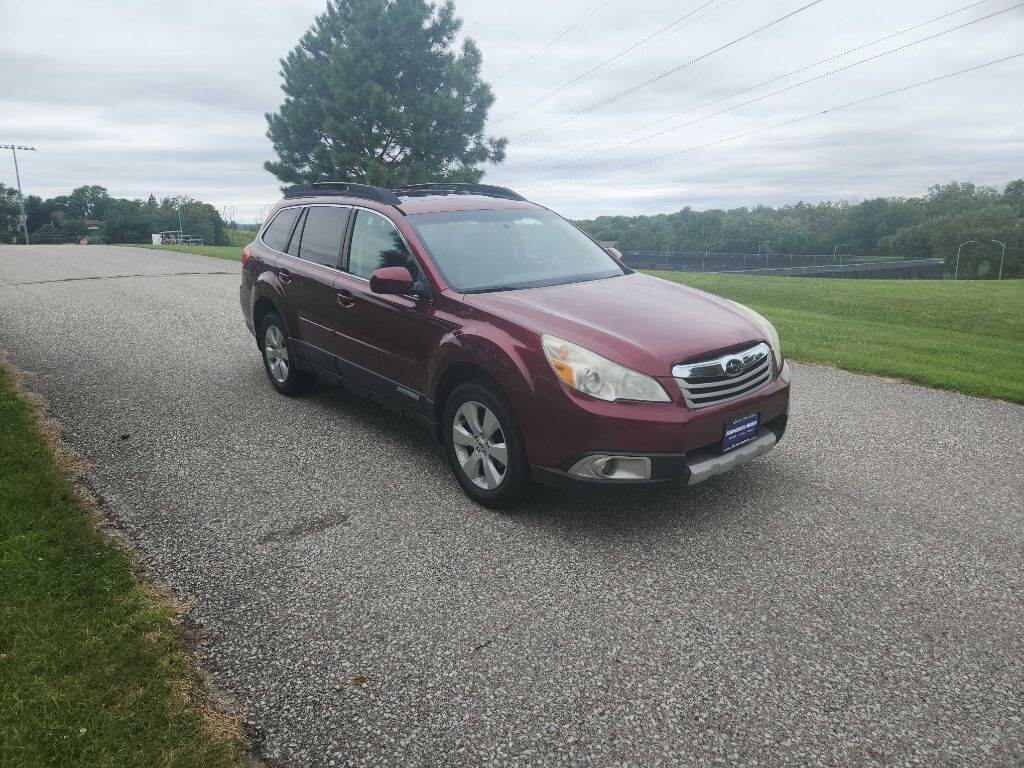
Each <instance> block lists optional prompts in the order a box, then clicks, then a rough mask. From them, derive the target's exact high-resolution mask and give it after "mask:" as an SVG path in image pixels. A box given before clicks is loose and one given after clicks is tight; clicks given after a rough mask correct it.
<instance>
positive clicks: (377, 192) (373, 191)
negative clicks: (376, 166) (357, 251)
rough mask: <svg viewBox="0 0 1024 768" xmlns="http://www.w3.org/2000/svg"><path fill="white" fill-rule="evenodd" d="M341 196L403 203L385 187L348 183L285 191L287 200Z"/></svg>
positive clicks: (324, 183) (321, 183)
mask: <svg viewBox="0 0 1024 768" xmlns="http://www.w3.org/2000/svg"><path fill="white" fill-rule="evenodd" d="M324 195H339V196H343V197H362V198H364V199H366V200H376V201H377V202H378V203H384V204H385V205H398V204H399V203H401V202H402V200H401V198H399V197H398V195H396V194H395V193H394V192H392V191H391V190H389V189H384V188H383V187H372V186H370V185H369V184H352V183H350V182H347V181H320V182H317V183H315V184H294V185H292V186H290V187H288V188H287V189H286V190H285V191H284V196H285V197H286V198H293V197H320V196H324Z"/></svg>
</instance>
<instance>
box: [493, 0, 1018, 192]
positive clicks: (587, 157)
mask: <svg viewBox="0 0 1024 768" xmlns="http://www.w3.org/2000/svg"><path fill="white" fill-rule="evenodd" d="M1022 6H1024V2H1021V3H1017V4H1016V5H1011V6H1010V7H1009V8H1003V9H1002V10H1000V11H995V12H994V13H990V14H988V15H987V16H982V17H980V18H977V19H972V20H971V21H968V22H965V23H963V24H958V25H957V26H955V27H949V28H947V29H943V30H941V31H940V32H935V33H934V34H931V35H928V36H926V37H922V38H920V39H919V40H914V41H913V42H910V43H905V44H904V45H900V46H897V47H895V48H890V49H889V50H887V51H882V52H881V53H876V54H875V55H874V56H868V57H867V58H866V59H861V60H860V61H855V62H852V63H850V64H845V65H843V66H842V67H837V68H836V69H833V70H830V71H828V72H823V73H822V74H820V75H815V76H814V77H811V78H808V79H807V80H802V81H801V82H799V83H794V84H793V85H788V86H786V87H785V88H779V89H778V90H775V91H772V92H770V93H766V94H764V95H763V96H758V97H757V98H755V99H748V100H747V101H744V102H741V103H739V104H734V105H732V106H731V107H726V108H725V109H722V110H719V111H718V112H712V113H711V114H708V115H704V116H703V117H698V118H697V119H696V120H690V121H689V122H686V123H681V124H680V125H674V126H672V127H671V128H665V129H664V130H661V131H657V132H655V133H650V134H648V135H646V136H641V137H640V138H637V139H633V140H632V141H627V142H623V143H622V144H618V145H616V146H614V147H609V148H608V149H603V150H601V151H600V152H593V153H591V154H589V155H584V156H583V157H579V158H576V159H575V160H570V161H569V162H566V163H561V164H559V165H554V166H551V167H550V168H545V169H542V170H539V171H532V172H530V173H527V174H525V175H523V176H520V177H518V178H519V179H523V178H529V177H530V176H536V175H537V174H539V173H546V172H548V171H554V170H557V169H558V168H566V167H568V166H570V165H576V164H577V163H582V162H583V161H585V160H592V159H594V158H595V157H601V156H602V155H606V154H608V153H609V152H615V151H616V150H619V149H625V148H626V147H631V146H633V145H635V144H640V143H641V142H644V141H648V140H650V139H654V138H657V137H659V136H664V135H665V134H666V133H671V132H673V131H678V130H679V129H681V128H686V127H688V126H691V125H695V124H696V123H700V122H703V121H704V120H709V119H711V118H712V117H718V116H719V115H724V114H725V113H726V112H732V111H733V110H736V109H739V108H740V107H746V106H749V105H750V104H755V103H756V102H759V101H764V100H765V99H769V98H771V97H772V96H778V95H779V94H780V93H786V92H787V91H792V90H794V89H796V88H800V87H802V86H805V85H808V84H809V83H813V82H816V81H818V80H822V79H824V78H826V77H831V76H832V75H835V74H838V73H840V72H845V71H846V70H848V69H853V68H854V67H859V66H860V65H861V64H866V63H868V62H870V61H874V60H876V59H880V58H882V57H883V56H889V55H890V54H893V53H898V52H899V51H903V50H906V49H907V48H912V47H914V46H915V45H920V44H921V43H926V42H928V41H929V40H934V39H935V38H937V37H941V36H942V35H946V34H949V33H950V32H956V31H957V30H960V29H964V28H965V27H969V26H971V25H972V24H977V23H978V22H981V21H987V20H988V19H991V18H993V17H995V16H999V15H1000V14H1003V13H1007V12H1009V11H1013V10H1016V9H1017V8H1020V7H1022ZM833 58H835V57H833ZM805 69H806V68H805ZM776 79H779V78H776ZM766 82H771V81H766ZM762 85H763V83H762ZM756 87H759V86H755V88H756ZM747 90H752V89H747ZM725 98H729V97H725ZM718 101H721V99H719V100H718ZM691 111H692V110H691ZM516 180H517V179H513V181H516Z"/></svg>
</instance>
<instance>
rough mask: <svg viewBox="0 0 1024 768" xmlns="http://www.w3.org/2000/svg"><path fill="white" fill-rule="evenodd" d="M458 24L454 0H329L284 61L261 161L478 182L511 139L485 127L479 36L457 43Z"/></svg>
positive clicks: (274, 168) (488, 98)
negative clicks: (280, 99) (270, 149)
mask: <svg viewBox="0 0 1024 768" xmlns="http://www.w3.org/2000/svg"><path fill="white" fill-rule="evenodd" d="M461 26H462V20H461V19H459V18H457V17H456V16H455V8H454V5H453V4H452V2H451V0H445V2H442V3H441V4H440V6H437V5H435V4H434V3H430V2H425V0H329V2H328V5H327V10H326V11H325V12H324V13H323V14H321V15H320V16H318V17H317V18H316V20H315V21H314V23H313V26H312V27H311V28H310V29H309V30H308V31H307V32H306V33H305V34H304V35H303V36H302V38H301V40H300V41H299V44H298V46H296V47H295V49H294V50H292V51H291V52H290V53H289V54H288V56H287V57H286V58H284V59H282V60H281V75H282V77H283V80H284V82H283V84H282V86H281V88H282V90H283V91H284V93H285V100H284V103H283V104H282V105H281V107H280V109H279V111H278V112H277V113H275V114H267V116H266V118H267V123H268V126H269V128H268V130H267V136H268V137H269V138H270V139H271V141H272V142H273V145H274V151H275V152H276V153H277V156H278V158H279V159H278V160H276V161H267V162H266V163H264V167H265V168H266V169H267V170H268V171H270V172H271V173H272V174H274V175H275V176H276V177H277V178H278V179H280V180H281V181H283V182H288V183H295V182H312V181H328V180H337V181H359V182H364V183H368V184H378V185H382V186H397V185H400V184H409V183H417V182H424V181H469V182H475V181H479V180H480V178H481V176H483V169H482V168H480V167H479V166H481V165H482V164H483V163H486V162H491V163H500V162H501V161H502V160H503V159H504V157H505V145H506V143H507V140H506V139H504V138H500V139H496V138H491V137H486V138H485V137H484V123H485V121H486V119H487V111H488V109H489V108H490V107H491V105H492V104H493V102H494V95H493V93H492V92H491V89H490V86H488V85H487V84H486V83H484V82H482V81H481V80H480V63H481V56H480V51H479V49H478V48H477V46H476V44H475V43H474V42H473V41H472V40H469V39H466V40H465V41H464V42H463V43H462V47H461V50H460V51H455V50H453V48H452V45H453V42H454V39H455V35H456V34H457V32H458V30H459V28H460V27H461Z"/></svg>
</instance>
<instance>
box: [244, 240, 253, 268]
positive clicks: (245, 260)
mask: <svg viewBox="0 0 1024 768" xmlns="http://www.w3.org/2000/svg"><path fill="white" fill-rule="evenodd" d="M251 256H252V254H251V253H249V246H248V245H247V246H245V248H243V249H242V266H243V267H244V266H245V265H246V264H248V263H249V258H250V257H251Z"/></svg>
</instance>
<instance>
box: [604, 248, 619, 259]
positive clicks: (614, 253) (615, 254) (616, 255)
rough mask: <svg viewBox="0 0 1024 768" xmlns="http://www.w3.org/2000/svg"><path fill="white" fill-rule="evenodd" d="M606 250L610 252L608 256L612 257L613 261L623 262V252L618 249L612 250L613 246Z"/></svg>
mask: <svg viewBox="0 0 1024 768" xmlns="http://www.w3.org/2000/svg"><path fill="white" fill-rule="evenodd" d="M605 250H606V251H608V255H609V256H611V257H612V258H613V259H617V260H619V261H622V251H620V250H619V249H618V248H612V247H611V246H608V247H607V248H605Z"/></svg>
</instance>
